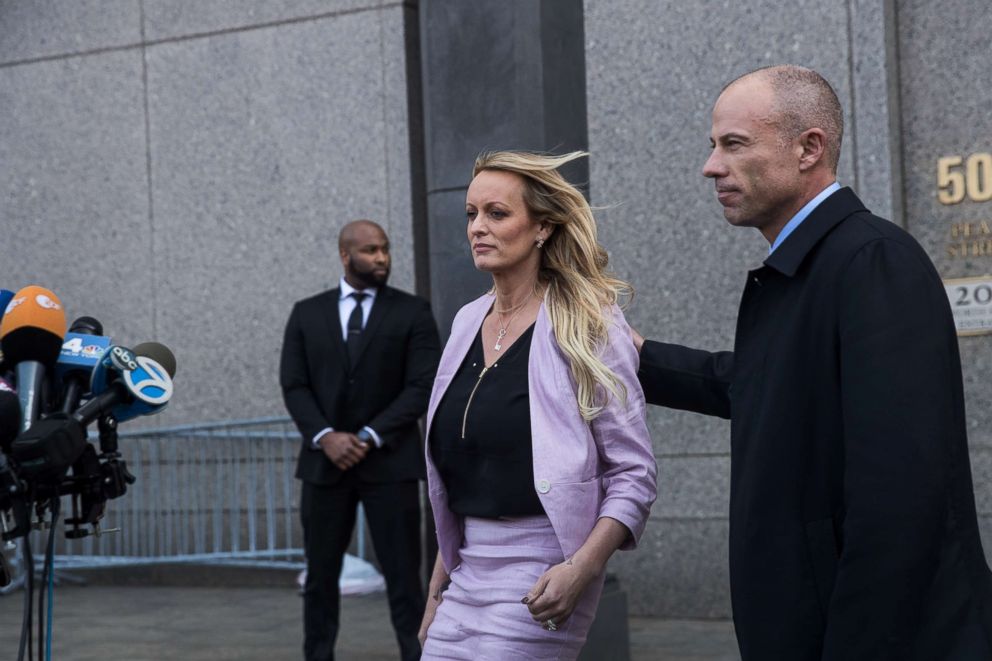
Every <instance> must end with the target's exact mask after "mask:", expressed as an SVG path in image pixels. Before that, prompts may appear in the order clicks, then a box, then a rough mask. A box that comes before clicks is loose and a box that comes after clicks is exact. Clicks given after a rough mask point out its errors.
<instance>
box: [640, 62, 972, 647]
mask: <svg viewBox="0 0 992 661" xmlns="http://www.w3.org/2000/svg"><path fill="white" fill-rule="evenodd" d="M841 134H842V113H841V107H840V103H839V102H838V100H837V97H836V95H835V94H834V91H833V90H832V89H831V88H830V85H829V84H828V83H827V82H826V81H825V80H824V79H823V78H822V77H821V76H820V75H819V74H817V73H815V72H813V71H811V70H809V69H804V68H801V67H794V66H780V67H770V68H766V69H761V70H758V71H756V72H752V73H751V74H748V75H745V76H743V77H741V78H739V79H737V80H735V81H734V82H732V83H731V84H730V85H728V86H727V87H725V88H724V90H723V92H722V94H721V95H720V97H719V99H718V100H717V102H716V105H715V107H714V109H713V126H712V132H711V143H712V145H713V146H712V152H711V154H710V157H709V159H708V160H707V162H706V165H705V166H704V168H703V174H704V175H705V176H707V177H710V178H712V179H713V180H714V183H715V184H716V192H717V197H718V199H719V201H720V203H721V204H722V205H723V208H724V215H725V217H726V218H727V220H728V221H729V222H730V223H731V224H732V225H735V226H744V227H755V228H757V229H758V230H759V231H760V232H761V233H762V234H763V235H764V237H765V238H766V239H767V240H768V242H769V244H771V252H770V255H769V256H768V258H767V259H766V260H765V262H764V265H763V266H761V267H760V268H757V269H755V270H753V271H751V272H750V273H749V274H748V278H747V284H746V286H745V288H744V293H743V297H742V299H741V304H740V311H739V315H738V321H737V334H736V340H735V345H734V351H733V352H721V353H710V352H706V351H699V350H695V349H689V348H686V347H682V346H676V345H671V344H664V343H661V342H652V341H646V342H643V347H642V349H641V368H640V370H641V371H640V378H641V382H642V384H643V385H644V390H645V393H646V395H647V399H648V401H649V402H651V403H654V404H660V405H663V406H669V407H673V408H679V409H685V410H690V411H697V412H700V413H705V414H709V415H716V416H720V417H724V418H730V420H731V485H730V491H731V494H730V577H731V598H732V604H733V612H734V624H735V627H736V632H737V639H738V644H739V646H740V650H741V656H742V658H743V660H744V661H814V660H815V661H883V660H885V661H897V660H898V661H977V660H978V659H992V576H990V573H989V569H988V566H987V565H986V562H985V556H984V552H983V550H982V545H981V541H980V539H979V533H978V524H977V517H976V512H975V499H974V494H973V490H972V482H971V468H970V465H969V459H968V443H967V438H966V434H965V414H964V403H963V386H962V380H961V367H960V358H959V356H958V344H957V338H956V335H955V328H954V324H953V322H952V318H951V313H950V308H949V304H948V301H947V297H946V295H945V292H944V288H943V286H942V283H941V279H940V277H939V275H938V274H937V271H936V270H935V269H934V267H933V265H932V264H931V262H930V259H929V258H928V257H927V255H926V253H925V252H924V251H923V249H922V248H921V247H920V246H919V245H918V244H917V242H916V241H915V240H913V238H912V237H910V236H909V235H908V234H907V233H906V232H904V231H902V230H901V229H900V228H898V227H896V226H895V225H893V224H892V223H890V222H888V221H885V220H883V219H881V218H878V217H877V216H874V215H872V214H871V213H870V212H869V211H868V210H867V209H865V207H864V205H863V204H862V203H861V201H860V200H859V199H858V198H857V196H856V195H855V194H854V193H853V192H852V191H851V190H850V189H849V188H840V187H839V186H838V185H837V183H836V181H835V179H836V167H837V160H838V157H839V154H840V143H841ZM635 342H637V343H638V344H640V343H641V342H642V340H641V338H640V337H639V336H636V335H635Z"/></svg>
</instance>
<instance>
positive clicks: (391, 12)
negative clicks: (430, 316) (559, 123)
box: [0, 0, 416, 425]
mask: <svg viewBox="0 0 992 661" xmlns="http://www.w3.org/2000/svg"><path fill="white" fill-rule="evenodd" d="M411 11H412V12H415V11H416V9H415V7H414V8H411V7H409V6H406V5H404V4H403V3H400V2H382V1H378V0H319V1H318V0H303V1H294V2H290V1H281V2H273V1H268V0H265V1H263V0H252V1H249V2H240V1H233V0H209V1H204V2H184V1H182V0H174V1H173V0H144V1H142V0H111V1H106V0H101V1H99V2H96V1H85V2H84V1H80V0H55V1H52V2H46V3H32V2H21V1H17V2H4V3H2V4H0V217H2V219H3V237H2V241H0V286H2V287H5V288H8V289H13V290H17V289H18V288H20V287H22V286H24V285H26V284H29V283H37V284H41V285H44V286H46V287H49V288H50V289H52V290H53V291H55V293H56V294H58V295H59V296H60V297H61V298H62V301H63V303H64V304H65V306H66V309H67V312H68V315H69V318H70V319H72V318H75V317H76V316H79V315H82V314H87V315H92V316H95V317H97V318H98V319H100V320H101V321H103V323H104V325H105V328H106V333H107V334H108V335H111V336H113V338H114V339H115V340H117V341H119V342H120V343H122V344H125V345H128V344H137V343H139V342H142V341H146V340H150V339H154V340H158V341H161V342H163V343H165V344H167V345H168V346H170V347H171V348H172V349H173V350H174V351H175V353H176V356H177V358H178V361H179V369H178V374H177V377H176V395H175V397H174V399H173V402H172V403H171V404H170V406H169V408H168V409H167V410H166V411H165V412H163V413H162V414H161V415H159V416H157V417H155V418H149V419H147V420H145V422H146V423H147V424H155V425H165V424H175V423H185V422H199V421H207V420H220V419H226V418H248V417H256V416H263V415H283V414H284V413H285V409H284V408H283V405H282V398H281V395H280V392H279V385H278V378H277V365H278V357H279V349H280V345H281V343H282V330H283V327H284V325H285V321H286V318H287V317H288V315H289V310H290V307H291V305H292V303H293V301H294V300H297V299H299V298H302V297H304V296H307V295H310V294H313V293H316V292H318V291H321V290H322V289H325V288H326V287H328V286H329V285H331V284H333V283H335V282H336V281H337V279H338V277H339V275H340V261H339V258H338V255H337V233H338V230H339V229H340V227H341V226H342V225H343V224H344V223H345V222H346V221H348V220H351V219H354V218H359V217H368V218H373V219H376V220H378V221H379V222H380V223H382V225H383V226H384V227H385V228H386V230H387V231H388V233H389V235H390V238H391V240H392V243H393V258H394V271H393V276H392V280H391V282H392V284H394V285H396V286H398V287H401V288H404V289H408V290H412V289H413V288H414V249H413V222H412V220H411V215H412V213H413V210H412V209H411V193H412V191H411V183H410V182H411V176H410V171H411V166H410V162H411V161H410V150H409V143H410V136H409V134H408V113H407V93H408V91H407V72H406V44H405V36H404V18H405V17H404V14H405V13H406V14H407V15H408V16H409V12H411ZM408 16H407V17H408Z"/></svg>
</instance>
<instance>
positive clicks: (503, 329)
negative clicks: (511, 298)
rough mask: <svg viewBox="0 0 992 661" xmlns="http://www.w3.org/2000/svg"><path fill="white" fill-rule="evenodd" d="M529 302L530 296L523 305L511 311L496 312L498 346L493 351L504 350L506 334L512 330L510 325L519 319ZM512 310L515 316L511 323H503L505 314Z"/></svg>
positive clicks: (511, 318)
mask: <svg viewBox="0 0 992 661" xmlns="http://www.w3.org/2000/svg"><path fill="white" fill-rule="evenodd" d="M529 300H530V296H528V297H527V298H525V299H524V301H523V303H521V304H520V305H518V306H516V307H515V308H510V309H509V310H496V315H497V317H498V319H499V321H498V322H497V329H496V346H494V347H493V350H494V351H499V350H500V349H502V348H503V338H504V337H506V333H507V331H508V330H509V329H510V324H512V323H513V320H514V319H516V318H517V315H518V314H520V311H521V310H523V309H524V306H525V305H527V302H528V301H529ZM510 310H513V311H514V312H513V315H512V316H511V317H510V319H509V321H507V322H506V323H505V324H504V323H503V313H504V312H509V311H510Z"/></svg>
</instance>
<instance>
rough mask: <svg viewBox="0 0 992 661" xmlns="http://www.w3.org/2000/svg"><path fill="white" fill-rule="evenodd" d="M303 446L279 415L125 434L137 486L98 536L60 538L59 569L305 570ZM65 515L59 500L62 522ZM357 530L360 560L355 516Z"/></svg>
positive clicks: (41, 535)
mask: <svg viewBox="0 0 992 661" xmlns="http://www.w3.org/2000/svg"><path fill="white" fill-rule="evenodd" d="M299 443H300V437H299V433H298V432H297V431H296V428H295V427H294V426H293V424H292V422H291V421H290V420H289V419H288V418H284V417H270V418H258V419H252V420H233V421H227V422H220V423H211V424H198V425H184V426H178V427H169V428H161V429H142V430H134V431H130V430H128V431H124V430H122V431H121V432H120V451H121V454H122V456H123V458H124V460H125V461H127V465H128V468H129V470H130V471H131V473H133V474H134V475H135V477H136V478H137V481H136V482H135V484H133V485H131V486H130V487H129V488H128V493H127V494H126V495H125V496H124V497H122V498H118V499H115V500H111V501H108V503H107V513H106V515H105V517H104V519H103V520H102V521H101V531H102V532H101V534H100V535H99V536H92V535H91V536H88V537H85V538H83V539H79V540H72V539H66V538H65V535H64V531H63V530H61V529H60V530H58V531H56V567H58V568H60V569H72V568H84V567H108V566H123V565H145V564H159V563H177V562H187V563H211V564H216V563H225V564H238V565H250V566H253V567H283V568H299V569H302V568H303V567H304V563H303V548H302V547H303V533H302V529H301V525H300V522H299V515H298V511H297V508H298V502H299V486H298V482H297V480H296V479H295V478H294V476H293V474H294V470H295V466H296V455H297V452H298V451H299ZM71 515H72V511H71V502H70V500H69V499H68V498H64V499H63V503H62V516H63V519H64V518H65V517H69V516H71ZM358 526H359V529H358V535H357V536H358V544H359V555H360V556H362V557H364V539H365V534H364V517H363V516H361V514H359V516H358ZM63 527H64V523H62V522H60V523H59V528H63ZM118 528H119V529H120V530H119V531H117V532H109V531H111V530H114V529H118ZM46 535H47V532H45V531H36V532H34V533H32V540H31V545H32V548H34V549H35V550H36V551H37V550H38V549H44V548H45V536H46Z"/></svg>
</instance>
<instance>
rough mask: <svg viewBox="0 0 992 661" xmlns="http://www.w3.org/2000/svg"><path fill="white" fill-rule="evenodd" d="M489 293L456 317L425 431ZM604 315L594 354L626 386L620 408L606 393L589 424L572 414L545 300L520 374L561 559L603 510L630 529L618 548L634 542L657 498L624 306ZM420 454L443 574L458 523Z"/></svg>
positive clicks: (571, 393)
mask: <svg viewBox="0 0 992 661" xmlns="http://www.w3.org/2000/svg"><path fill="white" fill-rule="evenodd" d="M493 298H494V297H493V296H492V295H491V294H486V295H485V296H482V297H480V298H478V299H476V300H474V301H472V302H471V303H469V304H468V305H466V306H465V307H463V308H462V309H461V310H460V311H459V312H458V314H457V315H456V316H455V320H454V322H453V323H452V325H451V337H450V338H449V339H448V343H447V345H446V346H445V347H444V353H443V355H442V356H441V364H440V365H439V366H438V370H437V377H436V378H435V379H434V389H433V391H432V392H431V400H430V406H429V407H428V410H427V434H428V438H430V425H431V422H432V421H433V419H434V413H435V411H437V405H438V403H439V402H440V401H441V397H442V396H443V395H444V392H445V390H447V388H448V385H449V384H450V383H451V379H452V378H453V377H454V375H455V372H457V371H458V368H459V366H460V365H461V364H462V361H463V360H464V359H465V356H466V354H467V353H468V350H469V349H470V348H471V345H472V341H473V340H474V339H475V336H476V334H477V333H478V332H479V327H480V326H481V325H482V321H483V319H484V318H485V316H486V313H487V312H488V311H489V308H490V307H491V306H492V303H493ZM610 312H611V314H612V324H610V330H609V342H608V343H607V346H606V348H605V350H604V352H603V355H602V359H603V361H604V362H605V363H606V365H608V366H609V367H610V368H611V369H612V370H613V371H614V373H616V375H617V376H618V377H619V378H620V381H621V382H622V383H623V384H624V385H625V386H626V387H627V405H626V407H625V406H624V405H623V404H622V403H621V402H618V401H614V400H612V399H611V401H610V403H609V404H608V405H607V407H606V409H605V410H604V411H603V412H602V413H600V415H599V416H598V417H597V418H596V419H595V420H593V421H592V422H587V421H585V420H584V419H583V418H582V415H581V414H580V413H579V409H578V405H577V402H576V394H575V393H576V386H575V382H574V380H573V379H572V375H571V369H570V367H569V364H568V360H567V359H566V357H565V354H564V353H562V351H561V350H560V349H559V348H558V343H557V341H556V339H555V335H554V329H553V328H552V327H551V323H550V321H549V319H548V315H547V312H546V310H545V306H544V305H541V308H540V310H539V311H538V313H537V322H536V323H535V325H534V335H533V338H532V340H531V347H530V358H529V362H528V368H527V371H528V383H529V387H530V421H531V422H530V424H531V434H532V437H533V448H534V489H535V490H536V491H537V494H538V498H539V499H540V500H541V504H542V505H543V506H544V511H545V512H546V513H547V515H548V518H549V519H550V520H551V525H552V527H553V528H554V531H555V534H556V535H557V537H558V542H559V544H561V548H562V551H563V552H564V554H565V557H571V556H572V555H573V554H574V553H575V551H576V550H578V548H579V547H580V546H582V544H583V543H585V541H586V538H587V537H588V536H589V533H590V532H592V529H593V526H595V525H596V521H597V520H598V519H599V518H600V517H604V516H608V517H610V518H613V519H616V520H617V521H620V522H621V523H623V524H624V525H625V526H627V528H629V529H630V532H631V537H630V538H629V539H628V541H627V542H626V543H625V544H624V546H623V547H622V548H633V547H634V546H636V544H637V540H638V539H639V538H640V536H641V533H642V532H643V531H644V524H645V523H646V521H647V518H648V512H649V511H650V510H651V504H652V503H653V502H654V499H655V496H656V485H655V480H656V476H657V466H656V464H655V460H654V452H653V451H652V448H651V438H650V437H649V436H648V430H647V425H646V422H645V418H644V410H645V405H644V392H643V391H642V390H641V386H640V383H639V382H638V380H637V368H638V356H637V351H636V350H635V349H634V344H633V342H632V341H631V339H630V328H629V327H628V326H627V321H626V320H625V319H624V316H623V313H622V312H621V311H620V309H619V308H618V307H616V306H614V307H613V308H612V310H611V311H610ZM426 454H427V485H428V492H429V495H430V500H431V506H432V508H433V510H434V521H435V523H436V525H437V541H438V549H439V550H440V553H441V559H442V561H443V563H444V567H445V569H446V570H447V571H448V572H449V573H450V572H451V570H452V569H454V568H455V567H457V566H458V564H459V563H460V558H459V554H458V550H459V548H460V547H461V543H462V525H461V520H460V517H459V516H458V515H456V514H454V513H452V511H451V510H450V509H448V496H447V492H446V491H445V488H444V483H443V482H442V481H441V476H440V474H439V473H438V471H437V467H436V466H435V465H434V462H433V460H432V459H431V453H430V448H429V447H428V448H427V453H426Z"/></svg>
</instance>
